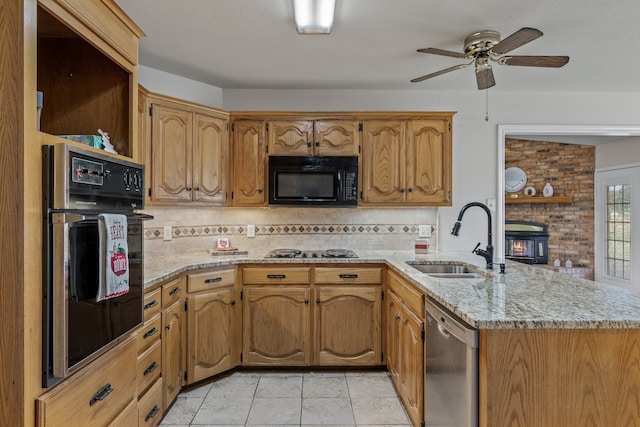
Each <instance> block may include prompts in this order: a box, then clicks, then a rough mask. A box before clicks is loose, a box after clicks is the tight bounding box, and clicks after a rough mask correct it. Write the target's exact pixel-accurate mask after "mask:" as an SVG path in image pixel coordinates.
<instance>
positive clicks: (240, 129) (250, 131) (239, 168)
mask: <svg viewBox="0 0 640 427" xmlns="http://www.w3.org/2000/svg"><path fill="white" fill-rule="evenodd" d="M264 128H265V123H264V122H263V121H261V120H237V121H236V122H234V125H233V170H234V172H233V191H234V198H233V204H234V205H235V206H242V205H252V206H260V205H265V204H266V201H267V197H266V196H267V193H266V191H265V178H266V177H265V161H266V152H265V149H266V147H265V142H266V141H265V130H264Z"/></svg>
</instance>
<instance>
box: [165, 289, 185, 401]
mask: <svg viewBox="0 0 640 427" xmlns="http://www.w3.org/2000/svg"><path fill="white" fill-rule="evenodd" d="M185 294H186V291H185V289H184V279H183V278H182V277H180V278H178V279H175V280H173V281H171V282H169V283H167V284H165V285H163V286H162V307H163V308H162V378H163V406H164V407H165V408H168V407H169V406H170V405H171V402H173V400H174V399H175V398H176V396H177V395H178V393H179V392H180V389H181V388H182V385H183V382H184V376H185V373H186V339H185V338H186V336H185V333H186V327H185V325H186V322H185V315H184V295H185Z"/></svg>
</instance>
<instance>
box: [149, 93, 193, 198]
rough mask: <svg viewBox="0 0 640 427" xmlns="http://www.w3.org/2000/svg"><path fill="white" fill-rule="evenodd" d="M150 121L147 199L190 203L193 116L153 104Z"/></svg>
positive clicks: (169, 107)
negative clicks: (149, 184) (148, 197)
mask: <svg viewBox="0 0 640 427" xmlns="http://www.w3.org/2000/svg"><path fill="white" fill-rule="evenodd" d="M152 110H153V116H152V119H151V181H152V187H151V199H152V200H154V201H172V202H175V201H189V200H191V186H192V184H191V167H192V165H191V152H192V151H191V150H192V146H191V142H192V141H191V139H192V132H193V114H192V113H191V112H189V111H185V110H182V109H179V108H176V107H173V106H169V105H164V104H161V103H154V104H153V105H152Z"/></svg>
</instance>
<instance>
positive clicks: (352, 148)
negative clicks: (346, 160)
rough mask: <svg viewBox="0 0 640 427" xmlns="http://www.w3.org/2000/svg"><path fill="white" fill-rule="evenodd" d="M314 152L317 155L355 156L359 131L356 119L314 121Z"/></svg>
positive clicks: (358, 141)
mask: <svg viewBox="0 0 640 427" xmlns="http://www.w3.org/2000/svg"><path fill="white" fill-rule="evenodd" d="M313 141H314V152H315V154H316V155H318V156H357V155H358V146H359V145H360V131H359V130H358V121H357V120H318V121H316V122H314V140H313Z"/></svg>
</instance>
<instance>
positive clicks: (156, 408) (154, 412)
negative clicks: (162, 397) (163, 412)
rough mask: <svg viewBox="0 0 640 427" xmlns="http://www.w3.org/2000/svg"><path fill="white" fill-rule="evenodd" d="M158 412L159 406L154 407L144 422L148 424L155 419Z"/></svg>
mask: <svg viewBox="0 0 640 427" xmlns="http://www.w3.org/2000/svg"><path fill="white" fill-rule="evenodd" d="M158 412H160V408H158V405H154V406H153V409H151V411H149V413H148V414H147V416H146V417H144V422H145V423H146V422H147V421H149V420H150V419H151V418H154V417H155V416H156V415H157V414H158Z"/></svg>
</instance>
